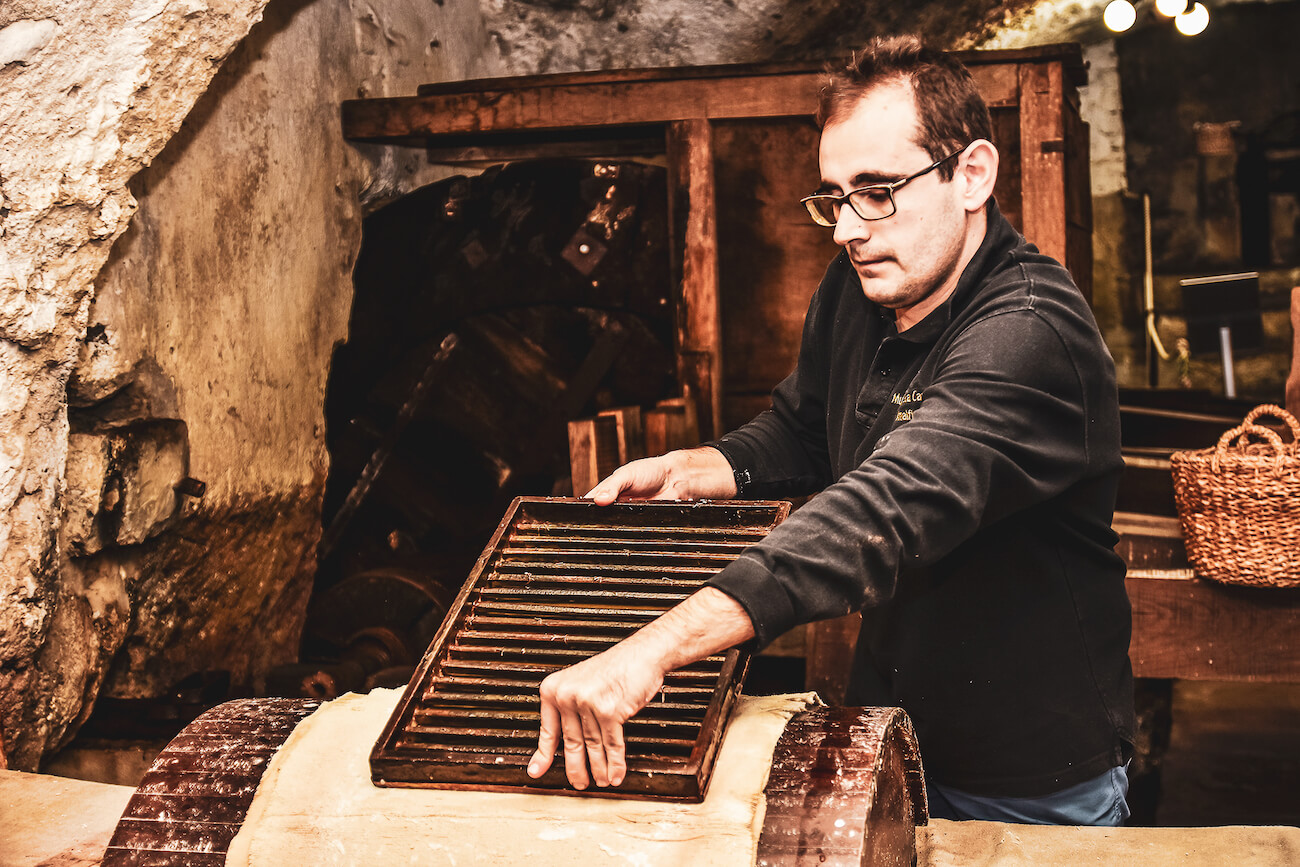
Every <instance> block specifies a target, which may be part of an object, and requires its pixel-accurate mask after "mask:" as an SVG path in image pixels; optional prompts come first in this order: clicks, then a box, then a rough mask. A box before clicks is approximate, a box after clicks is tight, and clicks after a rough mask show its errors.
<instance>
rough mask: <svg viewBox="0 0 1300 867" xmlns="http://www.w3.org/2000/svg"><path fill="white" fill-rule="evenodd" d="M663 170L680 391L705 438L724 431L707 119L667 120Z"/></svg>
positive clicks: (715, 232)
mask: <svg viewBox="0 0 1300 867" xmlns="http://www.w3.org/2000/svg"><path fill="white" fill-rule="evenodd" d="M668 172H669V182H668V183H669V186H668V188H669V194H668V195H669V202H668V207H669V219H670V221H671V224H672V232H673V244H672V248H673V250H674V261H673V272H674V278H675V279H676V280H677V281H679V282H678V285H679V286H680V292H679V294H678V297H677V378H678V381H679V382H680V383H681V386H682V393H683V394H689V395H692V396H693V398H694V401H695V408H696V416H697V418H698V420H699V429H700V435H701V436H702V437H703V438H704V439H706V440H709V439H713V438H714V437H715V436H718V435H719V434H721V433H722V432H723V431H722V327H721V317H720V315H719V300H718V299H719V293H718V226H717V219H716V211H717V209H716V206H715V192H714V176H713V128H712V126H711V125H710V123H709V121H708V120H706V119H704V118H693V119H691V120H683V121H675V122H673V123H670V124H668ZM648 445H649V444H648V443H647V446H648ZM692 445H693V443H692Z"/></svg>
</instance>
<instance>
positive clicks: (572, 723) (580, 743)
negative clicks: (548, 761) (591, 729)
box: [560, 705, 591, 789]
mask: <svg viewBox="0 0 1300 867" xmlns="http://www.w3.org/2000/svg"><path fill="white" fill-rule="evenodd" d="M560 722H561V724H563V726H564V775H565V776H566V777H568V778H569V785H571V786H573V788H575V789H585V788H587V786H588V785H590V783H591V778H590V777H589V776H588V775H587V742H586V740H585V738H584V737H583V734H582V720H581V718H580V717H579V715H578V713H577V712H576V711H575V710H574V709H573V707H572V705H570V706H568V707H567V708H561V709H560Z"/></svg>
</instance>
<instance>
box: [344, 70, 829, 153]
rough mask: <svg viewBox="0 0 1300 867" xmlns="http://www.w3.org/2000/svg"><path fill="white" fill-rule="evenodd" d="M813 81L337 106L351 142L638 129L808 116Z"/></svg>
mask: <svg viewBox="0 0 1300 867" xmlns="http://www.w3.org/2000/svg"><path fill="white" fill-rule="evenodd" d="M820 85H821V79H820V76H818V75H817V74H814V73H799V74H782V75H765V76H754V77H748V78H735V79H727V78H704V79H701V78H691V79H684V80H673V79H663V80H643V81H628V82H623V81H605V82H595V83H591V84H568V85H564V84H559V85H555V84H540V85H535V86H533V87H512V86H510V84H509V82H508V81H504V80H503V81H502V82H501V89H499V90H488V91H481V92H472V93H439V94H430V95H427V96H409V97H393V98H388V99H353V100H347V101H345V102H344V103H343V136H344V138H347V139H349V140H351V141H384V140H386V139H389V138H393V137H410V136H429V137H432V136H443V135H463V134H465V133H486V132H502V131H519V130H556V129H582V128H596V127H607V126H639V125H645V124H651V123H673V122H677V121H692V120H696V121H698V120H701V119H709V118H712V119H720V118H752V117H788V116H792V115H808V114H812V112H813V110H814V109H815V108H816V105H817V89H818V87H820Z"/></svg>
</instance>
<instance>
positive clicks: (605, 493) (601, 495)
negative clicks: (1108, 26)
mask: <svg viewBox="0 0 1300 867" xmlns="http://www.w3.org/2000/svg"><path fill="white" fill-rule="evenodd" d="M625 478H626V474H624V473H623V472H622V468H619V469H618V470H615V471H614V472H613V473H612V474H611V475H609V476H607V477H606V478H605V479H604V480H603V481H601V482H600V484H598V485H596V487H594V488H592V489H591V490H590V491H588V492H587V497H588V498H589V499H592V500H595V501H596V505H598V506H608V505H609V504H610V503H612V502H614V501H615V500H617V499H618V495H619V494H621V493H623V489H624V488H626V487H627V482H626V481H624V479H625Z"/></svg>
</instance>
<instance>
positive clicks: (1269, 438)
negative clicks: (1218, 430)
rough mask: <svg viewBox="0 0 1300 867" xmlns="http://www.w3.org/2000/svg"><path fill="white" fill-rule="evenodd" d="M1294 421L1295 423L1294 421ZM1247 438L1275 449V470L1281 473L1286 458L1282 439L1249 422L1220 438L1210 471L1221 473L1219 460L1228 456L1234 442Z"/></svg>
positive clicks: (1211, 459) (1211, 460) (1266, 429)
mask: <svg viewBox="0 0 1300 867" xmlns="http://www.w3.org/2000/svg"><path fill="white" fill-rule="evenodd" d="M1252 415H1253V413H1252ZM1292 420H1293V421H1294V419H1292ZM1247 436H1253V437H1258V438H1259V439H1262V440H1264V441H1266V442H1267V443H1268V444H1269V445H1271V446H1272V447H1273V469H1274V470H1276V471H1279V472H1280V471H1281V469H1282V460H1283V459H1284V458H1285V457H1286V446H1285V445H1283V444H1282V438H1281V437H1280V436H1278V435H1277V434H1276V433H1274V432H1273V431H1271V430H1269V429H1268V428H1266V427H1262V426H1261V425H1257V424H1250V423H1249V422H1242V423H1241V424H1239V425H1237V426H1236V427H1234V428H1233V429H1232V430H1230V431H1227V432H1226V433H1224V435H1223V436H1221V437H1219V443H1218V445H1216V446H1215V447H1214V455H1213V456H1212V457H1211V458H1210V469H1211V470H1213V471H1214V472H1216V473H1217V472H1218V471H1219V459H1220V458H1222V457H1223V456H1224V455H1225V454H1227V452H1228V447H1229V446H1230V445H1232V442H1233V440H1235V439H1237V438H1238V437H1242V438H1244V437H1247Z"/></svg>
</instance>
